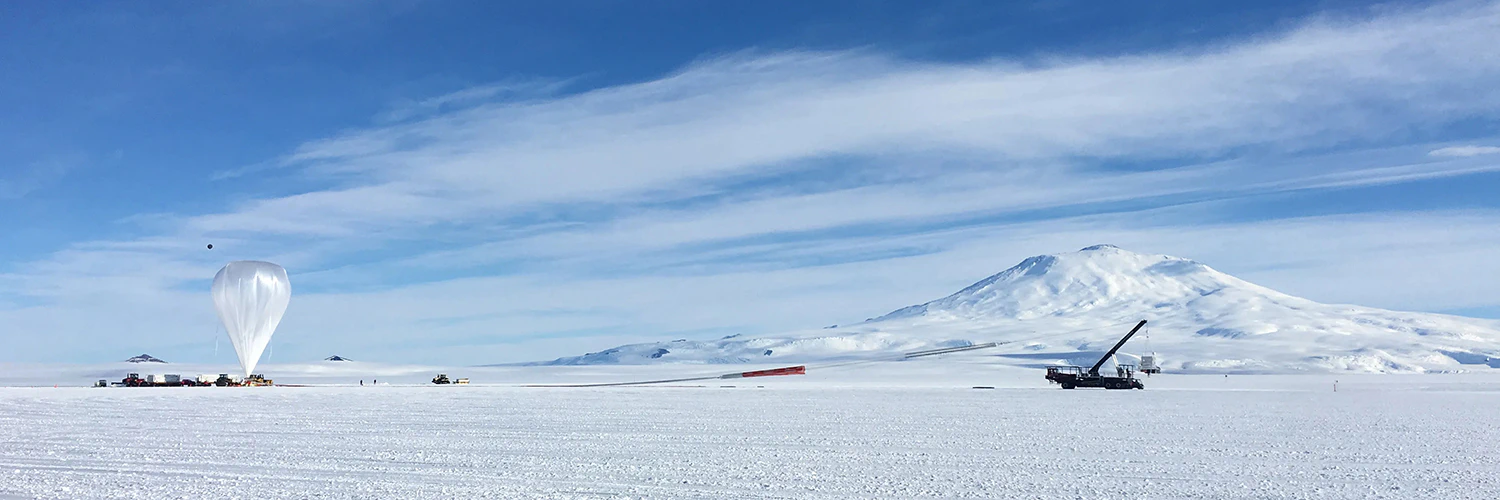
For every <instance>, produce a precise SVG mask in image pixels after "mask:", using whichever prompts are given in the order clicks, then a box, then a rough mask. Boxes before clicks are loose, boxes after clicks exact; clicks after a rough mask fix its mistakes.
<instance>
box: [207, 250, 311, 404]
mask: <svg viewBox="0 0 1500 500" xmlns="http://www.w3.org/2000/svg"><path fill="white" fill-rule="evenodd" d="M213 295H214V307H215V308H216V309H218V311H219V320H220V321H223V322H224V329H225V330H227V331H228V332H229V341H230V342H231V343H233V344H234V352H235V353H236V354H239V356H240V367H241V368H244V370H245V376H246V377H249V376H250V373H251V372H253V371H254V370H255V364H256V363H258V362H259V361H260V355H261V353H262V352H265V350H266V345H267V344H269V343H270V342H271V335H272V334H274V333H276V325H278V324H280V323H281V316H282V315H283V314H285V313H286V306H287V304H288V303H289V302H290V301H291V298H292V283H291V281H290V280H288V279H287V277H286V269H284V268H282V267H281V266H278V265H276V264H272V263H270V262H260V261H252V260H240V261H235V262H230V263H229V264H228V265H226V266H224V268H223V269H220V270H219V274H218V275H215V276H214V285H213Z"/></svg>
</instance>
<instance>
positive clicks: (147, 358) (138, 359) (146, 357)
mask: <svg viewBox="0 0 1500 500" xmlns="http://www.w3.org/2000/svg"><path fill="white" fill-rule="evenodd" d="M125 362H126V363H166V361H162V360H160V359H156V358H155V357H152V356H151V355H150V354H142V355H140V356H135V357H132V358H130V359H127V360H125Z"/></svg>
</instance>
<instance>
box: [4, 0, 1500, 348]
mask: <svg viewBox="0 0 1500 500" xmlns="http://www.w3.org/2000/svg"><path fill="white" fill-rule="evenodd" d="M1247 4H1251V5H1220V3H1214V2H1187V1H1174V2H1067V1H1038V2H757V3H743V4H733V5H730V4H723V3H706V4H705V3H695V2H671V3H669V2H548V3H545V5H540V4H538V5H528V4H522V3H502V2H421V1H409V2H383V3H382V2H369V3H353V2H255V3H250V4H228V3H201V2H151V3H86V4H59V3H23V4H6V5H3V6H0V70H3V73H4V74H5V75H6V77H5V78H3V79H0V109H4V110H5V113H4V114H3V115H0V117H3V118H0V158H3V160H0V162H3V163H0V215H3V216H0V242H3V244H0V325H3V326H0V336H4V337H7V343H8V345H10V346H12V347H13V348H11V349H7V350H5V351H3V352H0V361H43V362H97V361H108V360H115V359H123V358H124V357H128V356H130V355H133V354H138V353H139V352H142V351H144V352H150V353H152V354H154V355H157V356H159V357H163V358H167V359H169V360H182V361H226V362H227V361H232V360H233V356H232V354H225V349H221V350H220V351H219V354H218V355H217V356H216V355H215V354H214V346H213V344H214V339H215V338H216V336H219V335H222V333H219V332H218V331H217V330H218V328H219V327H218V326H217V321H216V319H215V318H214V316H213V312H212V310H211V308H210V305H209V300H208V295H207V292H206V290H207V285H208V281H209V279H210V278H211V277H212V276H213V273H214V271H215V270H217V268H218V267H219V266H221V265H222V264H223V263H224V262H225V261H228V260H234V259H245V258H253V259H263V260H272V261H276V262H279V263H282V264H283V265H285V266H286V267H287V268H288V269H289V271H290V272H291V275H292V279H293V284H294V289H295V290H296V294H297V295H296V298H295V299H294V301H293V305H292V308H291V309H290V310H289V312H288V314H287V317H286V320H285V322H284V323H283V326H282V329H281V330H280V331H279V333H278V334H277V337H276V340H275V342H274V345H276V346H277V347H279V349H278V350H277V351H278V354H279V357H278V358H276V360H277V361H294V360H299V359H316V358H321V357H324V356H327V355H332V354H340V355H344V356H348V357H352V358H356V359H370V360H386V361H415V362H446V363H494V362H508V361H525V360H535V359H543V358H550V357H556V356H562V355H570V354H577V353H581V352H585V351H593V350H598V349H600V348H604V347H609V346H612V345H617V344H620V343H624V342H631V341H643V340H659V339H663V338H681V337H710V336H722V335H723V334H727V333H751V334H753V333H764V332H774V331H778V330H784V329H798V328H810V327H817V326H821V325H825V324H831V323H848V322H851V321H857V320H859V319H863V318H866V317H871V316H876V315H879V314H883V313H885V312H888V311H890V310H893V309H896V308H899V307H902V306H906V305H910V304H913V303H919V302H924V301H926V300H930V299H933V298H936V297H940V296H942V295H946V294H947V293H950V292H952V291H954V290H957V289H959V288H961V287H963V286H965V285H967V284H968V283H970V282H973V281H976V280H978V279H980V278H983V277H984V276H986V275H989V274H992V273H994V272H997V271H1000V270H1002V269H1004V268H1006V267H1009V266H1010V265H1013V264H1014V263H1016V262H1018V261H1019V260H1021V259H1022V258H1025V257H1027V256H1030V255H1035V254H1042V253H1056V252H1063V251H1070V250H1074V249H1077V248H1079V247H1083V246H1086V245H1090V244H1095V243H1114V244H1118V245H1121V246H1123V247H1126V248H1129V249H1133V250H1137V251H1145V252H1156V253H1166V254H1172V255H1180V256H1185V257H1190V258H1195V259H1198V260H1200V261H1203V262H1206V263H1208V264H1210V265H1212V266H1214V267H1216V268H1218V269H1220V270H1223V271H1226V272H1230V273H1231V274H1235V275H1237V276H1240V277H1242V278H1246V279H1248V280H1251V281H1253V282H1257V283H1260V284H1263V285H1266V286H1270V287H1272V288H1275V289H1278V290H1281V291H1284V292H1288V293H1292V294H1296V295H1301V296H1305V297H1308V298H1311V299H1314V300H1318V301H1322V302H1334V303H1357V304H1362V305H1369V306H1376V307H1384V308H1392V309H1403V310H1418V311H1434V312H1448V313H1457V314H1466V315H1473V316H1483V317H1500V280H1494V279H1489V278H1486V277H1494V276H1500V261H1497V259H1495V258H1494V255H1496V254H1497V253H1500V252H1497V250H1500V230H1497V229H1495V228H1497V227H1500V224H1497V223H1500V201H1497V198H1500V197H1497V196H1496V195H1495V193H1500V54H1497V53H1496V51H1495V50H1493V47H1496V46H1500V7H1497V5H1496V4H1495V3H1491V2H1457V3H1385V4H1372V3H1363V2H1249V3H1247ZM208 243H213V244H215V245H216V249H215V250H212V251H208V250H206V249H205V248H204V245H206V244H208Z"/></svg>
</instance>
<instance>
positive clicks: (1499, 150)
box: [1427, 146, 1500, 157]
mask: <svg viewBox="0 0 1500 500" xmlns="http://www.w3.org/2000/svg"><path fill="white" fill-rule="evenodd" d="M1427 154H1429V155H1432V156H1457V157H1469V156H1480V155H1492V154H1500V147H1495V146H1449V147H1446V148H1438V149H1434V150H1432V151H1430V152H1428V153H1427Z"/></svg>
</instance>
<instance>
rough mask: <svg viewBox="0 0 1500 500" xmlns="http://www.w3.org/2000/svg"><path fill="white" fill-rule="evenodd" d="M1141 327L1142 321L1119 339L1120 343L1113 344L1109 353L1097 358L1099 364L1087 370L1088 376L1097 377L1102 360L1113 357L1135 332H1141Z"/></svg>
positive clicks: (1143, 322)
mask: <svg viewBox="0 0 1500 500" xmlns="http://www.w3.org/2000/svg"><path fill="white" fill-rule="evenodd" d="M1143 326H1146V320H1144V319H1143V320H1141V322H1140V323H1136V324H1135V328H1131V329H1130V333H1127V334H1125V338H1122V339H1120V342H1119V343H1117V344H1115V346H1114V347H1112V348H1110V350H1109V352H1106V353H1104V357H1102V358H1099V362H1098V363H1094V367H1093V368H1089V375H1093V376H1096V377H1097V376H1099V367H1101V366H1104V360H1106V359H1109V357H1110V356H1114V355H1115V351H1118V350H1120V346H1123V345H1125V341H1127V340H1130V337H1133V336H1135V332H1138V331H1141V327H1143Z"/></svg>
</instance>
